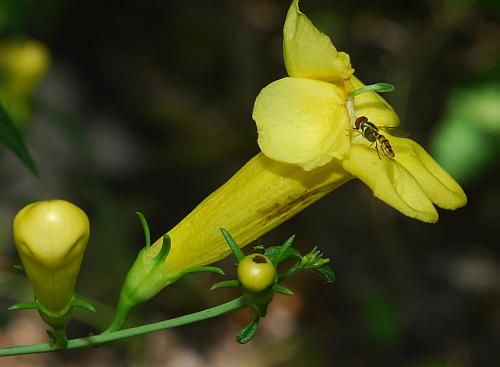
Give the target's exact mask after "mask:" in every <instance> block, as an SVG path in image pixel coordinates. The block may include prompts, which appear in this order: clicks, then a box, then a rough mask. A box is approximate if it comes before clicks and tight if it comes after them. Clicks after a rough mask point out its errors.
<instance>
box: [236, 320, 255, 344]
mask: <svg viewBox="0 0 500 367" xmlns="http://www.w3.org/2000/svg"><path fill="white" fill-rule="evenodd" d="M259 320H260V318H259V316H256V317H255V319H253V321H252V322H251V323H250V324H248V325H247V326H246V327H245V328H244V329H243V330H241V331H240V333H239V334H238V335H236V341H237V342H238V343H240V344H246V343H248V342H249V341H250V340H252V339H253V338H254V336H255V334H256V333H257V327H258V326H259Z"/></svg>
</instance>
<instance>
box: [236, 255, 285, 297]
mask: <svg viewBox="0 0 500 367" xmlns="http://www.w3.org/2000/svg"><path fill="white" fill-rule="evenodd" d="M237 272H238V279H239V280H240V282H241V284H242V285H243V287H244V288H245V289H246V290H248V291H250V292H261V291H263V290H265V289H266V288H269V287H270V286H271V285H272V284H273V283H274V280H275V279H276V268H275V267H274V265H273V263H272V262H271V260H269V258H267V257H266V256H264V255H262V254H251V255H248V256H245V257H244V258H243V259H242V260H241V261H240V263H239V264H238V271H237Z"/></svg>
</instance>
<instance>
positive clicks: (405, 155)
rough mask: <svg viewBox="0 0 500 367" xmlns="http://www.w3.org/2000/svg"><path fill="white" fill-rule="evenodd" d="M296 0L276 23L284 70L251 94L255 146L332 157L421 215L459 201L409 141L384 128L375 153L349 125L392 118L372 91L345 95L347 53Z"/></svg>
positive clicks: (352, 82)
mask: <svg viewBox="0 0 500 367" xmlns="http://www.w3.org/2000/svg"><path fill="white" fill-rule="evenodd" d="M298 3H299V0H295V1H294V2H293V4H292V6H291V7H290V10H289V11H288V15H287V19H286V21H285V26H284V45H283V49H284V54H285V65H286V68H287V71H288V74H289V76H290V77H287V78H283V79H280V80H277V81H275V82H273V83H271V84H269V85H268V86H267V87H265V88H264V89H263V90H262V91H261V92H260V94H259V96H258V97H257V99H256V101H255V107H254V113H253V118H254V120H255V122H256V123H257V129H258V133H259V139H258V143H259V146H260V148H261V150H262V152H263V153H264V154H265V155H266V156H267V157H269V158H271V159H273V160H276V161H280V162H283V163H289V164H296V165H299V166H301V167H302V168H303V169H304V170H305V171H311V172H313V171H314V170H315V169H318V167H321V166H323V165H325V164H328V163H330V162H331V161H332V160H338V161H339V162H340V163H341V166H342V168H341V171H343V174H344V175H346V176H348V175H352V176H355V177H358V178H359V179H360V180H362V181H363V182H364V183H365V184H367V185H368V186H369V187H370V188H371V189H372V190H373V192H374V195H375V196H376V197H378V198H380V199H381V200H383V201H385V202H386V203H388V204H389V205H391V206H393V207H394V208H396V209H398V210H399V211H401V212H402V213H403V214H405V215H407V216H410V217H412V218H416V219H419V220H422V221H424V222H431V223H433V222H436V221H437V219H438V214H437V211H436V209H435V208H434V205H433V203H434V204H436V205H438V206H439V207H441V208H445V209H456V208H459V207H461V206H464V205H465V203H466V196H465V193H464V192H463V190H462V189H461V187H460V186H459V185H458V184H457V183H456V182H455V181H454V180H453V179H452V178H451V177H450V176H449V175H448V174H447V173H446V172H445V171H444V170H443V169H442V168H441V167H440V166H439V165H438V164H437V163H436V162H435V161H434V160H433V159H432V157H430V156H429V155H428V154H427V153H426V152H425V150H424V149H423V148H422V147H420V146H419V145H418V144H417V143H415V142H414V141H412V140H410V139H403V138H397V137H394V136H391V135H390V134H388V133H386V132H385V131H384V132H383V135H384V136H385V137H386V138H387V139H388V141H389V142H390V145H391V146H392V148H393V150H394V152H395V156H394V158H391V157H387V156H384V155H383V154H382V156H380V154H381V153H380V152H378V151H377V144H373V143H370V142H369V141H368V140H367V139H365V138H364V137H363V136H362V135H361V134H360V133H359V132H354V133H353V132H352V130H353V129H354V128H355V126H354V120H355V119H356V117H360V116H365V117H367V118H368V120H369V121H371V122H373V123H374V124H375V125H380V126H386V127H394V126H397V125H399V119H398V117H397V115H396V113H395V112H394V110H393V109H392V108H391V107H390V106H389V104H388V103H387V102H386V101H385V100H384V99H383V98H382V97H380V96H379V95H378V94H377V93H375V92H366V93H362V94H359V95H357V96H355V97H353V98H349V97H348V96H349V93H351V92H353V91H355V90H357V89H359V88H361V87H363V86H364V85H363V84H362V83H361V82H360V81H359V80H358V79H357V78H356V77H355V76H354V75H353V69H352V67H351V64H350V61H349V56H348V55H347V54H345V53H343V52H338V51H337V50H336V48H335V47H334V46H333V44H332V43H331V42H330V39H329V38H328V37H327V36H326V35H324V34H322V33H321V32H319V31H318V30H317V29H316V28H315V27H314V25H313V24H312V23H311V22H310V21H309V19H307V17H306V16H305V15H304V14H303V13H301V12H300V10H299V7H298ZM339 174H341V173H340V172H339Z"/></svg>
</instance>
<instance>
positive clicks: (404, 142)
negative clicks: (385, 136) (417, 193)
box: [389, 137, 467, 209]
mask: <svg viewBox="0 0 500 367" xmlns="http://www.w3.org/2000/svg"><path fill="white" fill-rule="evenodd" d="M389 140H390V141H391V144H392V147H393V149H394V151H395V152H396V157H395V160H396V161H397V162H399V163H400V164H401V165H403V166H404V167H405V168H406V169H407V170H408V171H410V172H411V174H412V175H413V176H414V177H415V178H416V179H417V181H418V183H419V184H420V186H421V187H422V189H423V190H424V191H425V193H426V194H427V196H428V197H429V199H431V201H432V202H433V203H435V204H436V205H437V206H439V207H440V208H443V209H457V208H461V207H463V206H464V205H465V204H466V203H467V197H466V195H465V193H464V191H463V190H462V188H461V187H460V185H459V184H458V183H457V182H456V181H455V180H454V179H453V178H452V177H451V176H450V175H449V174H448V173H447V172H446V171H445V170H444V169H443V168H442V167H441V166H440V165H439V164H438V163H437V162H436V161H435V160H434V159H433V158H432V157H431V156H430V155H429V154H428V153H427V152H426V151H425V149H424V148H422V147H421V146H420V145H418V144H417V143H415V142H414V141H413V140H411V139H403V138H396V137H390V138H389Z"/></svg>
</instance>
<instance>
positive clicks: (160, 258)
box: [155, 234, 172, 265]
mask: <svg viewBox="0 0 500 367" xmlns="http://www.w3.org/2000/svg"><path fill="white" fill-rule="evenodd" d="M171 247H172V245H171V241H170V236H169V235H168V234H165V235H163V241H162V243H161V249H160V252H158V255H156V257H155V261H156V265H160V264H162V263H163V262H164V261H165V259H166V258H167V256H168V254H169V253H170V248H171Z"/></svg>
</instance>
